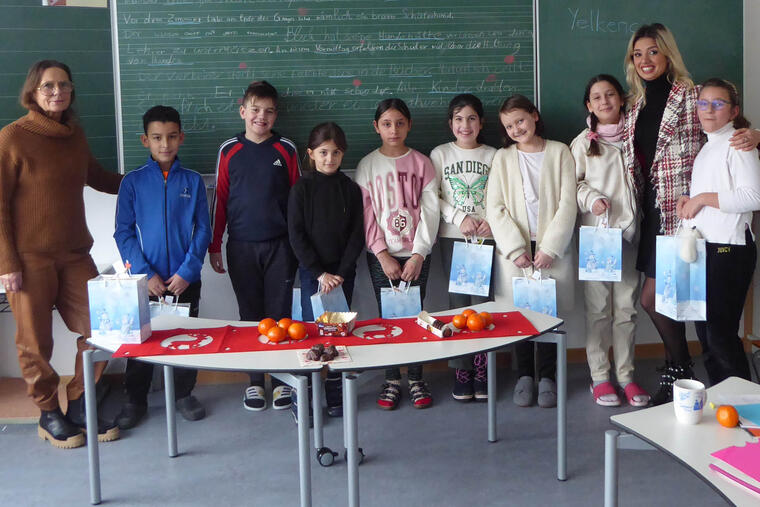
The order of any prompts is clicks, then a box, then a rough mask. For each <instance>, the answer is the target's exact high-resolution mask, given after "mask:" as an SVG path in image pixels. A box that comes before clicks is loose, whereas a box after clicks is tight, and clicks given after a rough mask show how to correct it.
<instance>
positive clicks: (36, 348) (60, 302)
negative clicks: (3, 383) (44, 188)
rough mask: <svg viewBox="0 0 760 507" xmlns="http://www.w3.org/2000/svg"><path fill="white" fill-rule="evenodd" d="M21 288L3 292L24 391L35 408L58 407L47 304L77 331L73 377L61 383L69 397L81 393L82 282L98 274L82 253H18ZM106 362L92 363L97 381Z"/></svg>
mask: <svg viewBox="0 0 760 507" xmlns="http://www.w3.org/2000/svg"><path fill="white" fill-rule="evenodd" d="M20 257H21V264H22V271H21V290H20V291H18V292H9V293H8V294H7V296H8V302H9V303H10V305H11V310H13V315H14V317H15V318H16V349H17V352H18V362H19V365H20V366H21V375H22V376H23V377H24V381H26V384H27V394H28V395H29V396H30V397H31V398H32V400H33V401H34V403H35V404H36V405H37V406H38V407H39V408H40V410H55V409H56V408H58V383H59V380H60V379H59V377H58V374H57V373H56V372H55V370H54V369H53V368H52V366H50V358H51V357H52V355H53V313H52V310H53V306H55V307H56V308H57V309H58V312H59V313H60V315H61V318H63V321H64V322H65V324H66V327H68V328H69V330H70V331H72V332H74V333H77V334H79V335H80V336H79V338H77V356H76V362H75V366H74V378H73V379H71V382H69V383H68V385H67V386H66V394H67V398H68V399H69V400H75V399H77V398H79V397H80V396H81V395H82V393H83V392H84V374H83V361H82V353H83V352H84V351H85V350H87V349H88V348H90V347H89V346H88V345H87V343H86V342H85V339H86V338H87V337H89V336H90V310H89V304H88V299H87V280H89V279H91V278H93V277H95V276H97V275H98V271H97V269H96V268H95V263H94V262H93V260H92V258H91V257H90V255H89V253H88V252H87V251H74V252H64V253H25V254H20ZM105 367H106V362H100V363H97V364H96V367H95V380H96V381H97V380H98V379H99V378H100V376H101V374H102V373H103V370H104V369H105Z"/></svg>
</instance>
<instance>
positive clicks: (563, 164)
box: [486, 140, 578, 311]
mask: <svg viewBox="0 0 760 507" xmlns="http://www.w3.org/2000/svg"><path fill="white" fill-rule="evenodd" d="M544 151H545V156H544V163H543V166H542V167H541V180H540V183H539V190H538V201H539V211H538V231H537V234H536V251H538V250H541V251H543V252H544V253H546V254H548V255H550V256H551V257H552V258H553V259H554V262H553V263H552V267H551V269H549V270H544V271H543V274H545V275H549V276H551V277H552V278H554V279H555V280H557V296H558V297H557V302H558V303H559V306H560V311H569V310H571V309H572V305H573V300H574V292H575V291H574V288H573V287H574V284H575V265H574V264H573V259H574V255H572V251H571V252H570V255H567V252H568V246H569V245H570V240H571V239H572V237H573V232H574V230H575V218H576V214H577V212H578V206H577V203H576V179H575V161H574V160H573V155H572V153H570V149H569V148H568V147H567V146H566V145H564V144H562V143H560V142H557V141H549V140H547V141H546V147H545V149H544ZM486 217H487V219H488V223H489V225H490V226H491V230H492V232H493V236H494V239H495V240H496V255H497V256H498V257H501V258H502V259H508V261H507V262H499V266H500V268H501V269H503V270H505V271H506V272H504V273H501V274H500V276H499V279H500V280H502V284H505V283H506V284H508V287H503V289H504V290H505V291H506V292H507V293H508V294H509V295H510V297H511V293H512V288H511V283H512V281H511V280H512V277H513V276H523V273H522V270H521V269H520V268H518V267H517V266H515V264H514V262H512V261H514V260H515V259H517V258H518V257H520V256H521V255H522V254H524V253H527V254H528V255H529V256H530V231H529V229H528V212H527V209H526V207H525V194H524V193H523V181H522V175H521V174H520V163H519V161H518V154H517V146H516V145H512V146H510V147H509V148H502V149H500V150H499V151H497V152H496V155H495V156H494V159H493V164H492V165H491V174H490V176H489V177H488V188H487V192H486Z"/></svg>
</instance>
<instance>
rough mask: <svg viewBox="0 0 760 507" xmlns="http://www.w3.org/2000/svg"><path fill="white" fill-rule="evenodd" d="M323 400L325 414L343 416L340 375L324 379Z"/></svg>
mask: <svg viewBox="0 0 760 507" xmlns="http://www.w3.org/2000/svg"><path fill="white" fill-rule="evenodd" d="M325 402H326V403H327V415H329V416H330V417H343V381H342V380H341V378H340V377H338V378H330V377H327V379H325Z"/></svg>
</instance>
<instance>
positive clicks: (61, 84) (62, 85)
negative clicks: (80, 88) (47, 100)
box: [37, 81, 74, 97]
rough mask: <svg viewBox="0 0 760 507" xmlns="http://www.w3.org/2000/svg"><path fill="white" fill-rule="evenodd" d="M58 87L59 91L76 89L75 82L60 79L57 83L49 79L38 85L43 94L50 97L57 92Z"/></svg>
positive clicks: (64, 91)
mask: <svg viewBox="0 0 760 507" xmlns="http://www.w3.org/2000/svg"><path fill="white" fill-rule="evenodd" d="M56 89H57V90H58V93H71V92H73V91H74V83H72V82H71V81H58V82H57V83H55V82H53V81H48V82H46V83H42V84H41V85H40V86H38V87H37V90H39V92H40V93H41V94H43V95H45V96H48V97H49V96H50V95H53V94H55V90H56Z"/></svg>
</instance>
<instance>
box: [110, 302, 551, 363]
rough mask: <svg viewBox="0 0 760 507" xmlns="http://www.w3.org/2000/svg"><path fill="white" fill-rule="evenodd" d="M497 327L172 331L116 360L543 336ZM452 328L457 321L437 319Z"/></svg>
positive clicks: (360, 325) (526, 327)
mask: <svg viewBox="0 0 760 507" xmlns="http://www.w3.org/2000/svg"><path fill="white" fill-rule="evenodd" d="M492 316H493V325H492V326H491V327H490V328H489V329H484V330H482V331H469V330H463V331H459V332H456V333H454V336H452V337H451V338H438V337H436V336H434V335H433V334H432V333H430V332H428V331H426V330H425V329H423V328H422V327H420V326H418V325H417V323H416V322H415V320H416V319H414V318H405V319H371V320H364V321H359V322H357V323H356V326H355V327H354V331H353V335H351V336H345V337H341V336H329V337H328V336H319V333H318V332H317V326H316V325H315V324H313V323H309V322H306V323H305V324H306V329H307V332H308V335H307V337H306V338H304V339H303V340H300V341H294V340H286V341H282V342H280V343H272V342H270V341H269V340H267V338H266V337H265V336H262V335H260V334H259V330H258V328H257V327H255V326H250V327H239V326H223V327H215V328H204V329H167V330H164V331H153V333H152V334H151V336H150V338H148V339H147V340H146V341H145V342H143V343H140V344H125V345H122V346H121V347H119V349H118V350H117V351H116V352H115V353H114V355H113V356H114V357H144V356H159V355H186V354H214V353H217V352H262V351H267V350H287V349H308V348H311V346H312V345H314V344H315V343H326V344H327V343H329V344H332V345H345V346H349V347H350V346H353V345H378V344H384V343H415V342H426V341H440V340H471V339H475V338H503V337H507V336H519V335H526V336H532V335H535V334H538V331H537V330H536V328H535V327H533V324H531V323H530V321H529V320H528V319H526V318H525V316H523V314H522V313H520V312H507V313H494V314H492ZM437 318H438V319H440V320H442V321H443V322H446V323H448V322H451V319H452V318H453V315H449V316H445V317H437Z"/></svg>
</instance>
